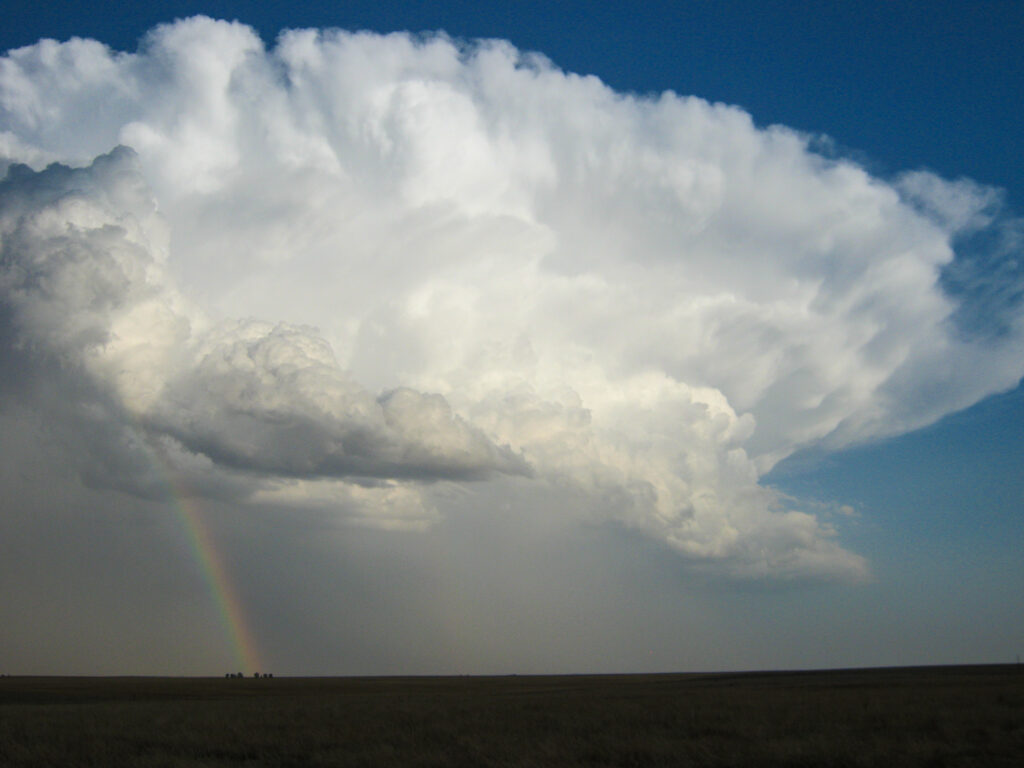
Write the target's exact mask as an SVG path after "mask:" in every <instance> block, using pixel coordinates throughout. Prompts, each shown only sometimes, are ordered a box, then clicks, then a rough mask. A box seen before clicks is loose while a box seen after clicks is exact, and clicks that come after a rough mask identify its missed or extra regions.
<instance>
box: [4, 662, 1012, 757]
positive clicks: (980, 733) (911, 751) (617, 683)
mask: <svg viewBox="0 0 1024 768" xmlns="http://www.w3.org/2000/svg"><path fill="white" fill-rule="evenodd" d="M0 765H2V766H4V767H5V768H7V767H10V768H15V767H21V766H67V767H74V766H104V767H106V766H303V767H305V766H334V765H338V766H392V765H393V766H567V767H570V768H571V767H572V766H663V765H664V766H668V765H684V766H685V765H693V766H875V765H885V766H1014V767H1015V768H1016V766H1020V765H1024V673H1022V672H1021V671H1020V669H1019V668H1017V667H1014V666H975V667H933V668H904V669H879V670H845V671H830V672H785V673H783V672H779V673H736V674H693V675H687V674H667V675H621V676H618V675H610V676H564V677H551V676H543V677H533V676H523V677H515V676H513V677H412V678H280V677H279V678H274V679H259V680H257V679H252V678H248V679H244V680H233V679H232V680H229V679H223V678H217V679H212V678H46V677H5V678H0Z"/></svg>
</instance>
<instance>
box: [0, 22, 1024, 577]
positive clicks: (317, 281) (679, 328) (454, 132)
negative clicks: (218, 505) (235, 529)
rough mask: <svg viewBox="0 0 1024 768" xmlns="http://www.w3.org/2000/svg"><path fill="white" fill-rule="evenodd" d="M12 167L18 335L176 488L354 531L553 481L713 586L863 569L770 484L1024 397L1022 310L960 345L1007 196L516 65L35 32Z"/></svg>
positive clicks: (294, 39)
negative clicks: (872, 167)
mask: <svg viewBox="0 0 1024 768" xmlns="http://www.w3.org/2000/svg"><path fill="white" fill-rule="evenodd" d="M116 147H122V148H118V149H115V148H116ZM126 147H130V148H131V149H127V148H126ZM0 154H2V155H3V163H4V164H6V165H8V166H10V168H9V170H8V175H7V179H6V180H5V181H4V182H3V191H2V193H0V194H2V197H0V238H2V240H0V248H2V252H0V259H2V262H0V264H2V268H0V288H2V300H3V304H4V308H5V312H6V318H7V320H6V322H8V323H9V324H10V328H11V330H10V331H9V334H8V335H10V336H11V338H13V339H14V344H15V346H16V347H17V348H18V349H20V350H24V349H26V348H31V349H35V350H37V351H38V352H39V354H43V355H49V356H51V357H55V358H59V359H61V360H62V361H64V370H66V371H71V372H73V373H74V375H77V376H81V377H84V379H85V380H87V381H88V382H90V386H92V387H94V388H95V389H96V391H99V392H102V393H105V396H106V397H107V398H109V402H111V403H113V404H114V405H113V407H112V410H108V411H107V412H110V413H113V412H117V413H120V414H121V416H120V417H118V418H122V419H123V420H124V424H126V425H129V426H130V427H131V429H132V430H134V431H135V433H136V434H139V435H141V436H142V438H141V439H144V440H148V441H150V443H152V446H151V448H152V449H153V450H161V451H164V452H165V454H166V455H167V457H168V458H167V461H170V462H172V463H175V464H176V466H178V468H179V469H180V470H181V471H186V468H187V467H189V466H194V465H195V462H199V463H200V464H201V466H202V469H203V472H204V473H211V472H212V473H215V474H216V473H220V474H222V475H223V476H224V477H225V478H227V477H230V478H232V482H242V483H243V485H244V483H245V482H249V483H250V484H251V487H252V489H253V490H254V491H256V490H258V493H259V494H260V498H273V499H277V500H279V501H282V503H283V502H284V501H287V503H302V502H303V500H304V499H305V500H307V501H308V502H309V503H316V504H320V505H325V504H329V503H331V502H330V500H331V499H332V498H337V499H338V500H339V501H338V503H339V504H341V505H343V506H351V505H356V506H357V507H358V508H359V510H360V511H359V513H358V515H357V516H358V517H359V518H360V519H361V520H370V521H372V519H373V517H374V511H373V510H374V507H375V505H379V509H380V511H381V519H382V521H385V523H386V524H388V525H392V524H395V521H396V520H401V519H402V517H403V516H404V515H407V516H408V518H409V519H410V520H412V521H414V522H415V523H416V524H419V523H421V522H423V521H425V520H426V521H429V520H430V519H433V518H434V517H435V516H436V514H437V513H438V512H437V510H436V509H434V508H433V507H432V503H431V501H430V498H431V497H430V494H431V491H430V487H431V482H432V481H439V480H445V481H454V482H464V481H479V482H487V481H488V479H489V478H493V477H497V476H500V475H510V476H521V477H531V478H533V482H539V483H553V484H558V485H561V486H563V487H565V488H569V489H572V491H573V492H574V493H579V494H582V495H583V497H585V498H586V499H587V505H588V506H589V507H590V508H591V509H593V510H596V511H597V514H599V515H601V516H603V517H608V518H611V519H615V520H618V521H621V522H623V523H625V524H627V525H629V526H631V527H634V528H636V529H637V530H640V531H642V532H644V533H646V534H648V535H650V536H652V537H654V538H656V539H658V540H661V541H664V542H666V543H667V544H668V545H669V546H671V547H672V548H674V549H676V550H677V551H679V552H680V553H682V554H683V555H684V556H686V557H688V558H691V559H692V560H693V561H694V562H698V563H708V564H712V565H714V566H715V567H720V568H722V569H724V570H726V571H728V572H732V573H739V574H767V575H836V576H842V577H853V578H858V577H861V576H863V575H864V574H865V573H866V565H865V563H864V561H863V560H862V559H861V558H860V557H859V556H857V555H855V554H853V553H850V552H848V551H846V550H845V549H843V548H842V547H841V546H840V545H839V543H838V542H837V540H836V535H835V531H833V530H832V529H831V527H830V526H829V525H828V524H827V522H825V521H823V520H821V519H818V518H816V517H815V516H814V515H812V514H809V513H807V512H802V511H798V510H794V509H790V508H787V504H786V503H784V500H783V499H781V498H780V497H779V496H778V495H777V494H775V493H774V492H772V491H771V489H768V488H765V487H763V486H762V485H761V484H760V483H759V478H760V477H761V476H762V475H763V474H764V473H765V472H767V471H768V470H769V469H770V468H771V467H772V466H774V464H776V463H777V462H778V461H779V460H781V459H782V458H784V457H786V456H788V455H790V454H791V453H792V452H793V451H795V450H798V449H800V448H805V447H808V446H813V445H821V446H825V447H839V446H843V445H848V444H851V443H854V442H859V441H865V440H870V439H875V438H878V437H881V436H885V435H890V434H898V433H900V432H905V431H908V430H911V429H914V428H916V427H919V426H922V425H924V424H927V423H929V422H931V421H934V420H935V419H937V418H939V417H940V416H942V415H944V414H946V413H949V412H951V411H954V410H957V409H960V408H963V407H965V406H967V405H969V404H971V403H973V402H976V401H977V400H978V399H980V398H982V397H984V396H985V395H988V394H991V393H993V392H997V391H1000V390H1004V389H1007V388H1010V387H1012V386H1014V385H1016V383H1017V382H1018V381H1019V379H1020V377H1021V374H1022V371H1024V363H1022V360H1024V355H1022V354H1021V352H1022V338H1024V336H1022V327H1021V324H1022V319H1021V318H1022V315H1021V313H1020V311H1019V307H1018V305H1017V304H1015V303H1014V302H1012V301H1008V302H1005V303H1004V304H1005V306H1004V307H1003V308H1002V310H1001V314H1000V318H999V322H1000V332H999V333H998V334H992V335H989V336H986V337H984V338H982V337H980V336H979V335H977V334H970V333H965V332H964V329H963V328H962V327H961V324H960V320H959V318H961V317H962V316H963V307H964V306H965V302H968V301H969V299H970V296H969V295H968V294H969V292H968V291H966V290H964V291H960V292H959V293H958V291H957V290H954V289H953V288H951V283H950V281H949V280H948V279H947V277H946V276H948V275H950V274H954V273H955V272H956V270H957V268H958V267H959V266H962V265H963V264H965V263H967V262H966V261H965V259H964V258H963V257H958V256H957V254H956V250H955V248H954V244H955V243H956V242H958V240H957V238H963V237H964V235H965V233H966V234H970V233H972V232H977V231H980V230H984V229H985V228H986V227H990V226H991V225H992V221H993V216H994V210H995V208H996V207H997V206H998V204H999V199H998V195H997V194H996V193H995V192H993V191H992V190H989V189H987V188H984V187H981V186H980V185H977V184H973V183H969V182H948V181H945V180H942V179H940V178H938V177H937V176H934V175H933V174H929V173H925V172H916V173H913V174H907V175H904V176H903V177H901V178H899V179H897V180H895V181H886V180H882V179H878V178H874V177H872V176H871V175H869V174H868V173H867V172H866V171H865V170H864V169H863V168H861V167H859V166H858V165H857V164H855V163H853V162H850V161H847V160H843V159H836V158H827V157H824V156H822V155H821V154H818V153H816V152H815V151H813V148H812V141H811V139H810V138H809V137H807V136H805V135H802V134H800V133H798V132H795V131H792V130H789V129H786V128H783V127H778V126H774V127H770V128H767V129H762V128H758V127H757V126H755V125H754V123H753V122H752V120H751V118H750V116H749V115H748V114H746V113H745V112H743V111H742V110H740V109H738V108H734V107H729V106H724V105H719V104H709V103H708V102H706V101H703V100H701V99H699V98H691V97H680V96H677V95H675V94H672V93H665V94H661V95H659V96H650V97H639V96H632V95H623V94H619V93H616V92H614V91H612V90H610V89H609V88H607V87H606V86H604V85H603V84H602V83H601V82H600V81H598V80H597V79H596V78H593V77H579V76H576V75H572V74H567V73H564V72H562V71H560V70H558V69H557V68H555V67H554V66H553V65H551V64H550V63H549V62H548V61H546V60H545V59H544V58H543V57H540V56H537V55H534V54H524V53H522V52H520V51H518V50H516V49H514V48H513V47H512V46H510V45H508V44H507V43H503V42H497V41H483V42H476V43H471V44H469V43H461V42H457V41H453V40H450V39H448V38H447V37H445V36H443V35H431V36H422V37H415V36H411V35H407V34H394V35H387V36H380V35H374V34H366V33H359V34H352V33H348V32H343V31H337V30H334V31H315V30H296V31H289V32H285V33H283V34H282V35H281V36H280V38H279V39H278V41H277V42H276V44H275V46H274V47H272V48H270V49H268V48H266V47H265V46H264V45H263V43H262V42H261V41H260V40H259V38H258V37H257V36H256V35H255V33H254V32H253V31H252V30H251V29H249V28H248V27H246V26H244V25H241V24H237V23H233V24H229V23H225V22H218V21H212V20H210V19H206V18H202V17H199V18H193V19H188V20H184V21H179V22H175V23H174V24H170V25H165V26H161V27H158V28H156V29H155V30H153V31H152V32H151V33H150V34H149V35H148V36H147V38H146V39H145V40H144V41H143V44H142V46H141V48H140V50H139V51H138V52H136V53H117V52H113V51H111V50H109V49H107V48H106V47H104V46H103V45H101V44H100V43H97V42H95V41H88V40H78V39H76V40H71V41H69V42H66V43H56V42H53V41H41V42H40V43H38V44H36V45H34V46H30V47H27V48H22V49H18V50H15V51H11V52H9V53H8V54H7V56H6V57H5V58H3V59H2V60H0ZM48 163H60V164H59V165H52V166H50V167H48V168H45V166H46V165H47V164H48ZM961 282H962V283H963V284H965V285H966V284H968V283H969V282H970V280H969V278H964V279H963V280H962V281H961ZM1014 295H1019V291H1018V292H1017V293H1016V294H1014ZM253 318H256V319H253ZM68 375H72V374H71V373H69V374H68ZM111 418H115V417H113V416H112V417H111ZM115 466H117V467H123V466H124V464H123V463H119V464H116V465H115ZM125 471H127V470H125ZM240 478H241V480H240ZM246 478H247V479H246ZM129 485H130V484H129Z"/></svg>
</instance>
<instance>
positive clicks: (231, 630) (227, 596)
mask: <svg viewBox="0 0 1024 768" xmlns="http://www.w3.org/2000/svg"><path fill="white" fill-rule="evenodd" d="M168 477H170V473H168ZM168 485H169V486H170V488H171V492H172V500H173V502H174V508H175V511H176V513H177V515H178V518H179V519H180V520H181V521H182V524H183V526H184V528H185V532H186V535H187V536H188V540H189V543H190V544H191V545H192V550H193V552H194V554H195V559H196V561H197V562H198V564H199V568H200V570H201V571H202V573H203V577H204V578H205V580H206V583H207V584H208V585H209V587H210V592H211V594H212V596H213V602H214V604H215V605H216V607H217V612H218V614H219V615H220V620H221V624H222V625H223V627H224V631H225V632H226V633H227V637H228V641H229V642H230V644H231V647H232V650H233V651H234V655H235V661H236V662H237V664H238V665H239V667H240V668H241V670H240V671H241V672H243V673H244V674H246V675H249V674H252V673H253V672H256V671H258V670H260V669H261V668H262V665H261V664H260V654H259V650H258V646H257V643H256V638H255V636H254V635H253V633H252V630H251V629H250V628H249V622H248V621H247V620H246V616H245V609H244V606H243V603H242V600H241V598H240V597H239V595H238V590H237V589H236V588H235V585H234V584H233V583H232V581H231V579H230V577H229V575H228V570H227V568H226V567H225V566H224V558H223V557H222V556H221V554H220V552H219V551H218V549H217V545H216V542H215V541H214V539H213V536H212V534H211V533H210V527H209V526H208V525H207V523H206V520H205V519H204V517H203V513H202V510H201V509H200V507H199V505H198V504H197V503H196V502H194V501H193V498H192V497H191V496H190V494H189V493H188V492H187V491H186V490H185V489H184V487H183V486H182V484H181V483H176V482H173V481H169V483H168Z"/></svg>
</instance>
